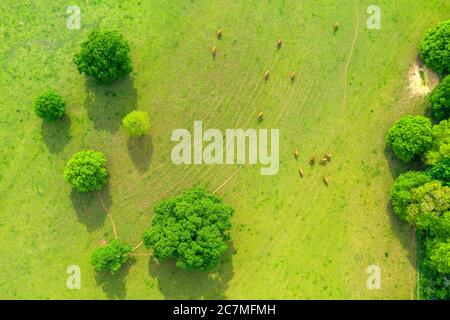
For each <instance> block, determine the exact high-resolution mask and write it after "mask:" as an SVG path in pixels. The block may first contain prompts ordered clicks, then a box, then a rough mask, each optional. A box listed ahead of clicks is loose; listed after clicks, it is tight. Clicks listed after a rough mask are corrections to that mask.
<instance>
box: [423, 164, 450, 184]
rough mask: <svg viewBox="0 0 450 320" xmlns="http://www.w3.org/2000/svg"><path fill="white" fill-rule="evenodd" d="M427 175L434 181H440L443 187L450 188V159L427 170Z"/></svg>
mask: <svg viewBox="0 0 450 320" xmlns="http://www.w3.org/2000/svg"><path fill="white" fill-rule="evenodd" d="M427 173H428V174H429V175H430V176H431V177H432V178H433V179H435V180H439V181H440V182H441V183H442V184H443V185H445V186H450V158H444V159H441V160H439V161H438V162H437V163H436V164H435V165H434V166H432V167H430V168H429V169H428V170H427Z"/></svg>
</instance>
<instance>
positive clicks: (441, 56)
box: [419, 20, 450, 75]
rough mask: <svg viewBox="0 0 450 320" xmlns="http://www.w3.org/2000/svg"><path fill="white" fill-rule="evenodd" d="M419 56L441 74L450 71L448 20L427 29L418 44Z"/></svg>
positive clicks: (449, 28)
mask: <svg viewBox="0 0 450 320" xmlns="http://www.w3.org/2000/svg"><path fill="white" fill-rule="evenodd" d="M419 53H420V58H421V59H422V60H423V61H424V62H425V64H426V65H427V66H428V67H430V68H431V69H433V70H434V71H436V72H437V73H439V74H441V75H445V74H448V73H449V72H450V20H447V21H444V22H441V23H440V24H439V25H437V26H435V27H433V28H431V29H429V30H428V31H427V32H426V33H425V36H424V37H423V39H422V42H421V43H420V46H419Z"/></svg>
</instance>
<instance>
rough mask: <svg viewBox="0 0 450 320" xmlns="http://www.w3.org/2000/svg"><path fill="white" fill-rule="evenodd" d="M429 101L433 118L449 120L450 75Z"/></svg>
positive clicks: (433, 92)
mask: <svg viewBox="0 0 450 320" xmlns="http://www.w3.org/2000/svg"><path fill="white" fill-rule="evenodd" d="M449 46H450V43H449ZM449 59H450V56H449ZM429 99H430V103H431V113H432V115H433V117H434V118H435V119H436V120H447V119H448V118H449V117H450V75H449V76H446V77H445V78H444V80H442V81H441V82H440V83H439V84H438V85H437V86H436V87H435V88H434V89H433V91H431V94H430V96H429Z"/></svg>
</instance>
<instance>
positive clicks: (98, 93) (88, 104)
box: [84, 76, 137, 133]
mask: <svg viewBox="0 0 450 320" xmlns="http://www.w3.org/2000/svg"><path fill="white" fill-rule="evenodd" d="M85 90H86V99H85V101H84V107H85V108H86V110H87V114H88V117H89V119H90V120H91V121H92V122H93V124H94V128H95V129H97V130H105V131H108V132H111V133H114V132H116V131H117V130H118V129H119V128H120V125H121V123H122V118H123V117H124V116H125V115H126V114H128V113H129V112H131V111H132V110H135V109H136V106H137V94H136V89H135V88H134V81H133V78H130V77H129V76H127V77H125V78H124V79H122V80H120V81H117V82H115V83H113V84H112V85H109V86H101V85H98V84H96V83H95V82H94V81H93V80H91V79H86V89H85Z"/></svg>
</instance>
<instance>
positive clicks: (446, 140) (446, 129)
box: [425, 120, 450, 165]
mask: <svg viewBox="0 0 450 320" xmlns="http://www.w3.org/2000/svg"><path fill="white" fill-rule="evenodd" d="M444 158H450V121H448V120H443V121H441V122H440V123H439V124H438V125H435V126H433V146H432V147H431V149H430V151H428V152H427V153H426V155H425V161H426V163H427V164H428V165H434V164H436V162H438V161H439V160H441V159H444Z"/></svg>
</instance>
